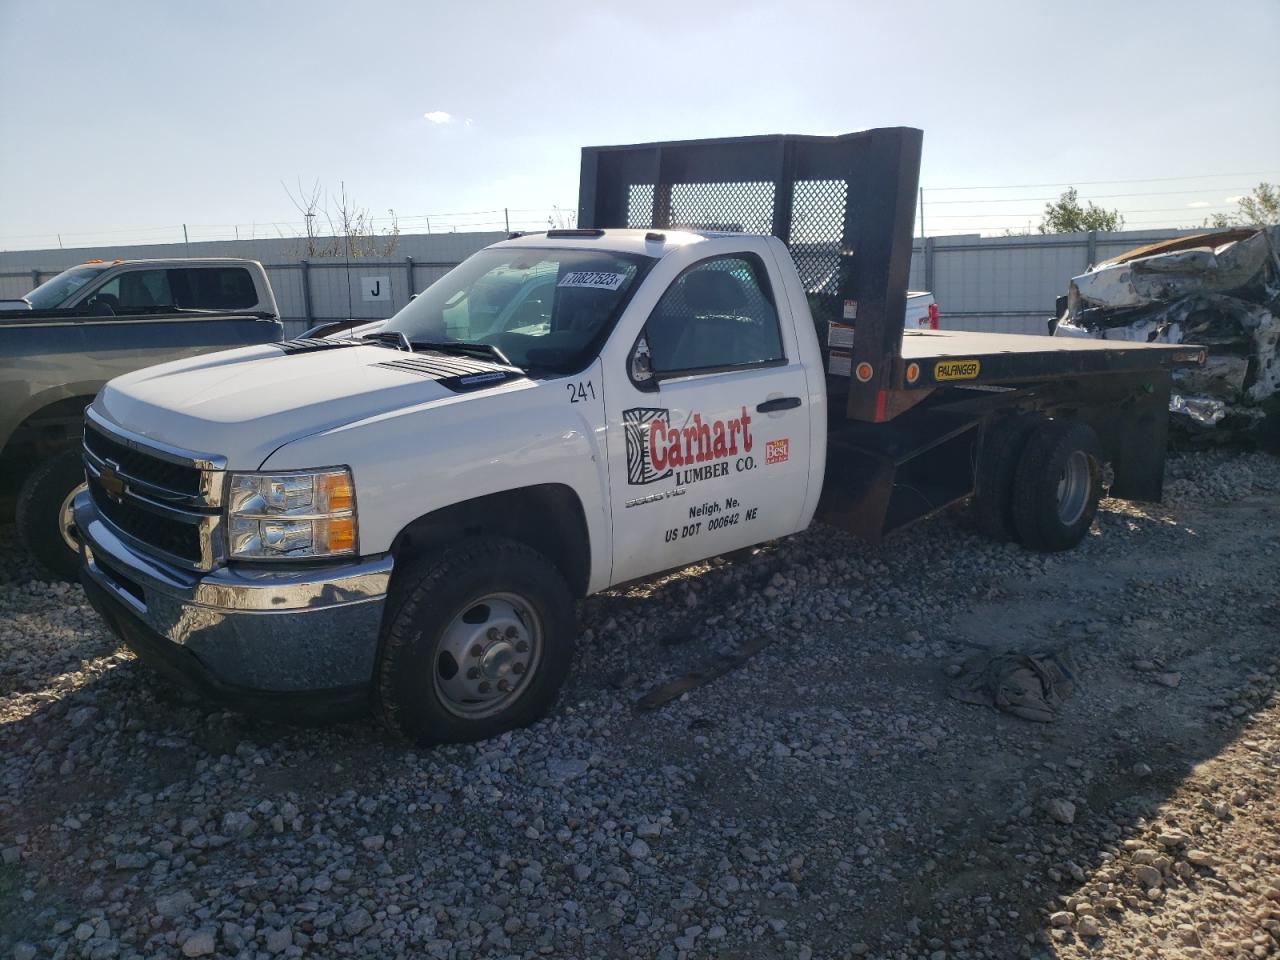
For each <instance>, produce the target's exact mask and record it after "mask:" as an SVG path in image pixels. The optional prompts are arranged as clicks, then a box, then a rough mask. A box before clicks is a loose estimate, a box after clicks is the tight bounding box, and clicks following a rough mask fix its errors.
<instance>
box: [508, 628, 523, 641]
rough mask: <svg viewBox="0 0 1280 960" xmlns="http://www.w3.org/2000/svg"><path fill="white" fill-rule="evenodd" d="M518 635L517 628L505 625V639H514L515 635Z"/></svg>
mask: <svg viewBox="0 0 1280 960" xmlns="http://www.w3.org/2000/svg"><path fill="white" fill-rule="evenodd" d="M519 635H520V631H519V630H517V629H516V628H515V627H507V639H508V640H514V639H515V638H516V637H518V636H519Z"/></svg>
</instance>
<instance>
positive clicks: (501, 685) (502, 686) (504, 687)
mask: <svg viewBox="0 0 1280 960" xmlns="http://www.w3.org/2000/svg"><path fill="white" fill-rule="evenodd" d="M498 689H499V690H501V691H502V692H503V693H509V692H510V691H511V681H510V680H499V681H498Z"/></svg>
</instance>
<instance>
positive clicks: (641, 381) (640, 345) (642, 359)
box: [627, 333, 658, 391]
mask: <svg viewBox="0 0 1280 960" xmlns="http://www.w3.org/2000/svg"><path fill="white" fill-rule="evenodd" d="M627 366H628V372H629V373H630V375H631V382H632V383H633V384H635V386H636V389H637V390H645V391H656V390H657V389H658V378H657V377H656V376H655V375H654V372H653V356H652V354H650V352H649V340H648V338H647V336H646V335H645V334H644V333H641V334H640V338H639V339H638V340H636V345H635V346H634V347H632V348H631V359H630V360H629V361H628V362H627Z"/></svg>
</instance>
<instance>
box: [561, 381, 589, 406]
mask: <svg viewBox="0 0 1280 960" xmlns="http://www.w3.org/2000/svg"><path fill="white" fill-rule="evenodd" d="M565 386H566V387H568V388H569V402H570V403H586V402H587V401H588V400H594V399H595V398H596V387H595V384H593V383H592V382H591V381H590V380H579V381H578V382H577V383H566V384H565Z"/></svg>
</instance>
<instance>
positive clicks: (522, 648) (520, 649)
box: [516, 640, 529, 653]
mask: <svg viewBox="0 0 1280 960" xmlns="http://www.w3.org/2000/svg"><path fill="white" fill-rule="evenodd" d="M528 652H529V644H527V643H526V642H525V641H523V640H521V641H520V642H519V643H517V644H516V653H528Z"/></svg>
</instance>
